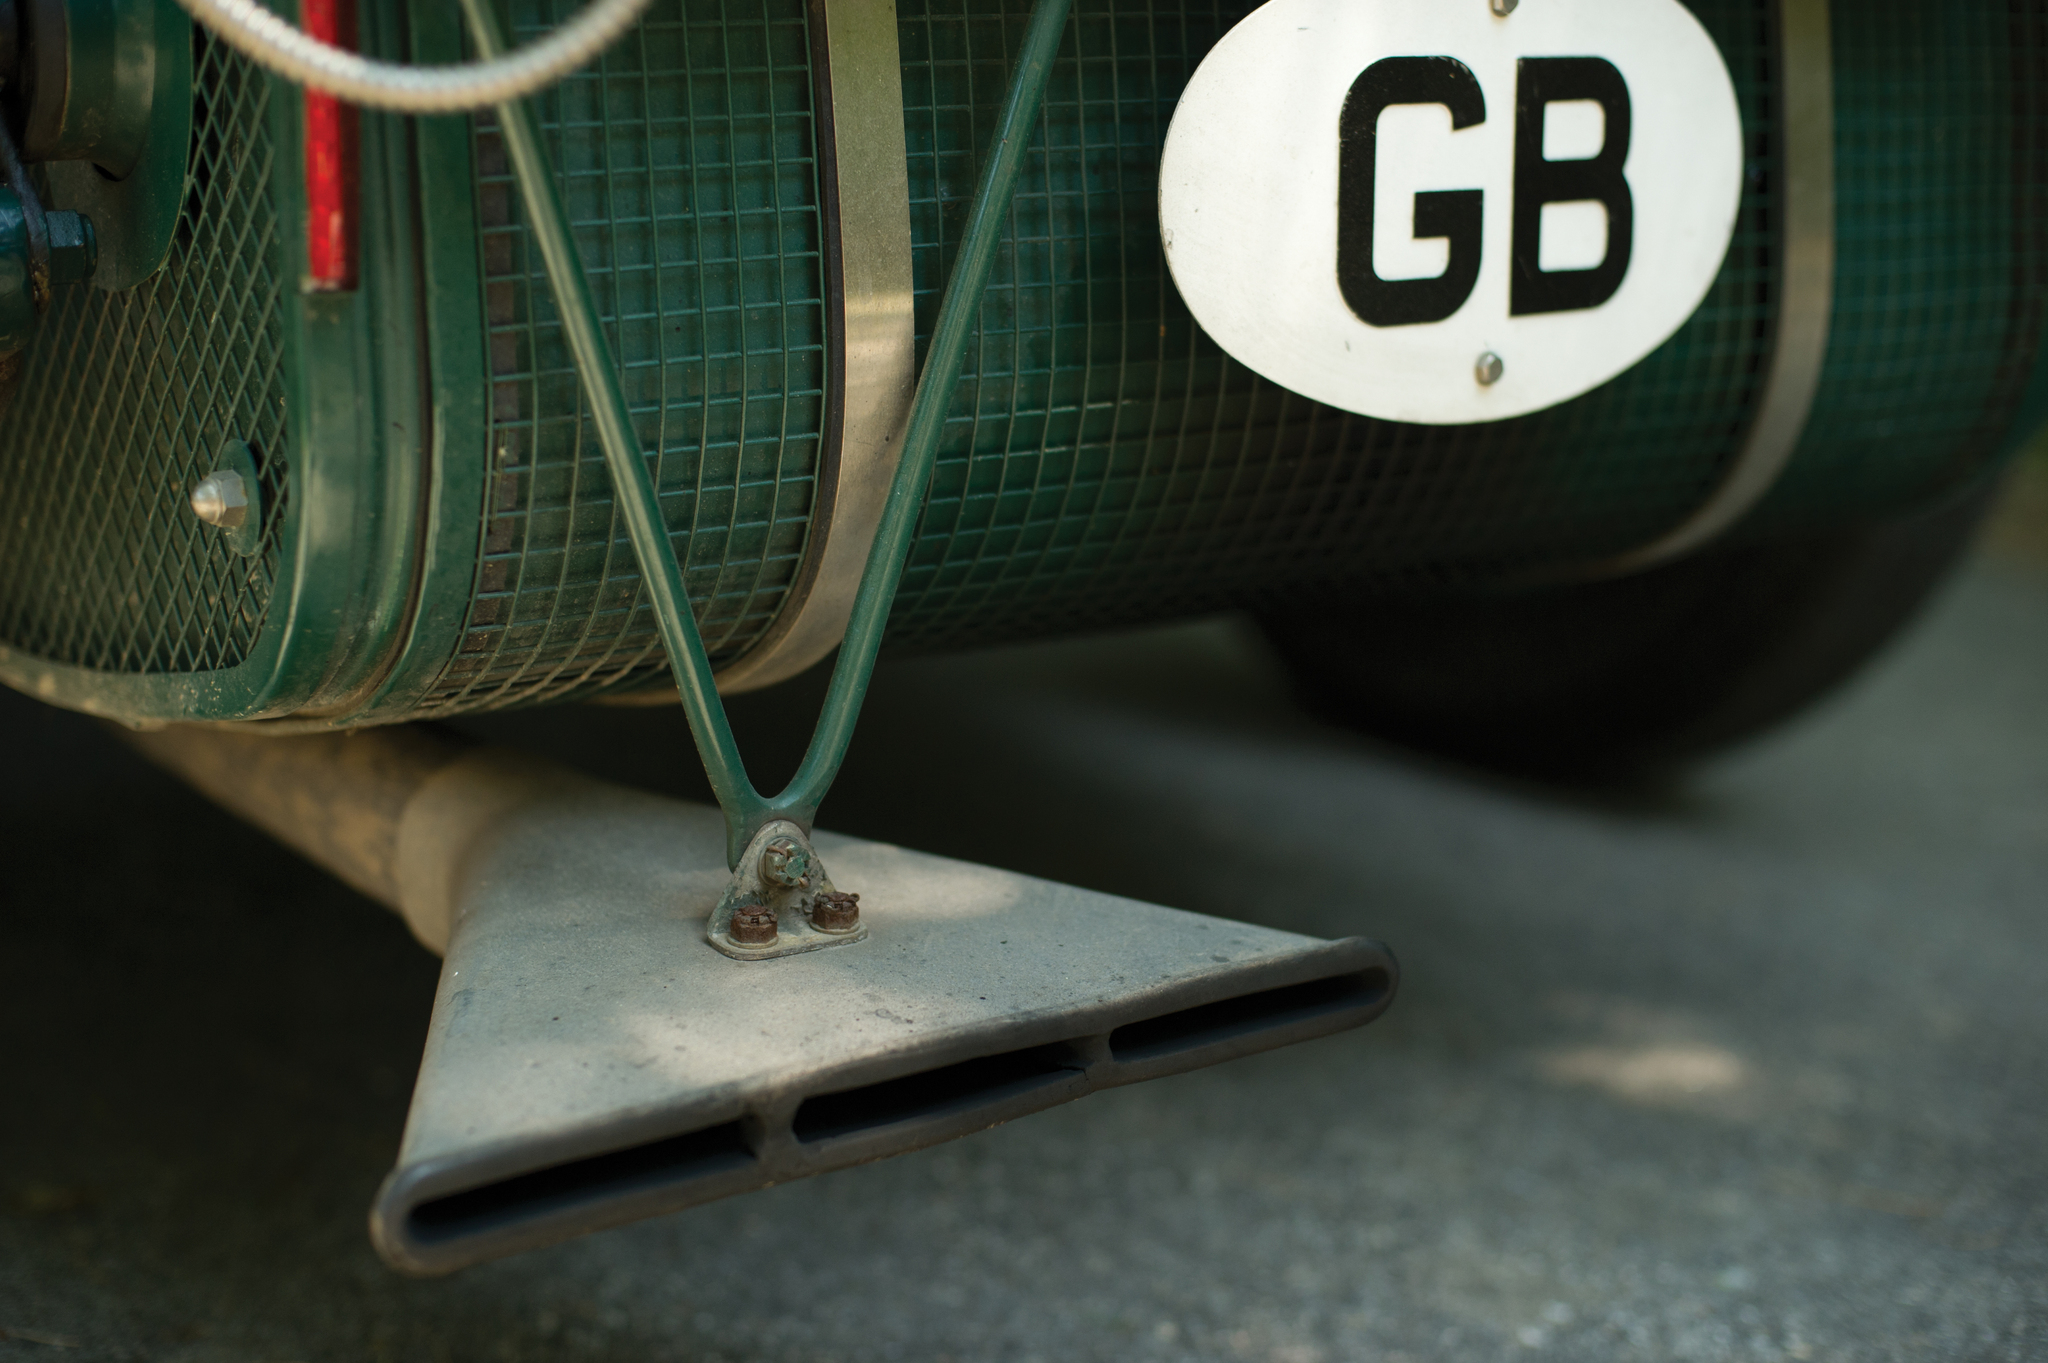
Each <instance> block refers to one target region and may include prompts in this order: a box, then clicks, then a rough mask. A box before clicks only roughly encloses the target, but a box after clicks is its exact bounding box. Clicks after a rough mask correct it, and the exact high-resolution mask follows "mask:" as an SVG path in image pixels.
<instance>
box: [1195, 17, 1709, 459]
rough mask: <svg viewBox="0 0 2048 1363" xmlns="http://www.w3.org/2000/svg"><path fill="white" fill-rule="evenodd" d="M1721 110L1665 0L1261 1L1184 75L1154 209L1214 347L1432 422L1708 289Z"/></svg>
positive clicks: (1562, 390)
mask: <svg viewBox="0 0 2048 1363" xmlns="http://www.w3.org/2000/svg"><path fill="white" fill-rule="evenodd" d="M1742 164H1743V158H1742V122H1741V117H1740V115H1739V114H1738V112H1737V110H1736V106H1735V90H1734V86H1733V85H1732V84H1731V83H1730V81H1729V79H1728V72H1727V68H1726V67H1725V66H1723V64H1722V62H1721V54H1720V52H1719V51H1718V50H1717V49H1716V48H1715V46H1714V41H1713V39H1712V38H1710V37H1708V36H1707V34H1706V31H1705V30H1704V29H1702V28H1701V27H1700V25H1699V22H1698V21H1697V20H1695V19H1694V18H1693V17H1692V15H1691V14H1689V13H1687V12H1686V10H1685V9H1684V7H1683V6H1681V5H1680V4H1679V3H1678V2H1677V0H1522V3H1521V4H1520V5H1519V6H1518V7H1515V8H1513V9H1512V10H1511V12H1510V13H1509V14H1507V15H1505V16H1497V15H1495V14H1494V13H1493V12H1492V11H1491V9H1490V8H1489V5H1488V0H1269V3H1268V4H1266V5H1265V6H1263V7H1262V8H1260V9H1258V10H1255V11H1254V12H1253V13H1252V14H1251V15H1250V16H1249V17H1248V18H1246V19H1245V20H1244V21H1243V22H1241V23H1240V24H1238V25H1237V27H1235V28H1233V29H1231V30H1230V32H1229V33H1228V34H1226V35H1225V36H1224V38H1223V41H1222V42H1220V43H1218V44H1217V45H1216V48H1215V50H1214V51H1212V52H1211V53H1210V54H1209V56H1208V58H1207V59H1206V60H1204V61H1203V63H1202V65H1201V66H1200V68H1198V69H1197V70H1196V72H1195V74H1194V78H1193V79H1192V80H1190V81H1189V82H1188V87H1187V92H1186V93H1185V94H1184V95H1182V96H1181V101H1180V106H1179V108H1178V109H1176V110H1175V112H1174V116H1173V125H1172V127H1171V128H1170V129H1168V131H1167V136H1166V149H1165V153H1164V156H1163V159H1162V162H1161V166H1160V187H1159V220H1160V232H1161V236H1162V238H1163V240H1164V241H1165V244H1166V252H1167V260H1168V262H1169V263H1170V265H1171V267H1172V270H1173V278H1174V282H1175V283H1176V284H1177V285H1179V287H1180V291H1181V296H1182V297H1183V298H1185V299H1186V300H1187V304H1188V307H1189V309H1190V310H1191V311H1192V312H1193V313H1194V315H1195V320H1196V321H1198V322H1200V323H1201V324H1202V327H1203V329H1204V330H1206V331H1207V332H1208V333H1209V334H1210V335H1211V336H1213V337H1215V338H1216V341H1217V343H1218V344H1220V345H1221V346H1222V347H1223V348H1224V349H1225V350H1227V351H1229V352H1230V354H1232V355H1233V356H1235V357H1236V358H1237V359H1238V360H1240V361H1242V362H1243V363H1244V364H1246V365H1249V366H1250V367H1251V368H1253V369H1255V370H1257V371H1258V372H1259V373H1261V374H1263V375H1265V376H1266V377H1267V378H1269V379H1272V380H1273V381H1274V382H1276V383H1279V384H1281V385H1283V386H1285V387H1287V388H1291V389H1293V390H1294V391H1296V392H1298V393H1302V394H1305V395H1306V396H1308V397H1312V398H1315V399H1316V400H1317V401H1319V402H1325V403H1328V404H1330V405H1331V406H1333V407H1341V408H1343V409H1344V410H1346V411H1351V412H1360V413H1363V414H1365V415H1367V416H1375V417H1382V418H1386V419H1388V420H1394V421H1416V422H1426V423H1429V424H1433V425H1450V424H1457V423H1463V422H1474V421H1497V420H1500V419H1501V418H1503V417H1511V416H1519V415H1521V414H1522V413H1524V412H1533V411H1536V410H1537V409H1539V408H1543V407H1549V406H1552V405H1554V404H1556V403H1559V402H1563V401H1564V400H1565V399H1567V398H1572V397H1576V396H1578V395H1579V394H1580V393H1583V392H1585V391H1586V390H1587V389H1589V388H1592V387H1594V386H1595V385H1597V384H1600V383H1604V382H1606V381H1607V380H1608V379H1611V378H1613V377H1614V376H1615V375H1616V374H1619V373H1620V372H1621V371H1622V370H1624V369H1626V368H1628V367H1629V366H1630V365H1632V364H1634V363H1635V362H1636V361H1637V360H1640V359H1641V358H1643V356H1645V355H1647V354H1649V353H1650V351H1652V350H1654V349H1655V348H1656V347H1657V346H1658V345H1659V344H1660V343H1661V342H1663V341H1664V339H1665V338H1666V337H1668V336H1670V335H1671V333H1672V332H1674V331H1676V330H1677V329H1678V327H1679V325H1680V324H1681V323H1683V322H1684V321H1685V319H1686V318H1687V317H1688V316H1690V315H1691V313H1692V311H1693V309H1694V308H1696V307H1698V306H1699V303H1700V300H1701V299H1702V298H1703V297H1705V295H1706V292H1707V288H1708V286H1709V285H1711V284H1712V283H1713V279H1714V275H1715V273H1716V271H1718V270H1719V269H1720V266H1721V258H1722V256H1723V255H1724V254H1725V253H1726V252H1727V249H1728V240H1729V237H1730V235H1731V234H1732V233H1733V231H1734V227H1735V212H1736V206H1737V202H1738V199H1739V197H1740V194H1741V189H1742Z"/></svg>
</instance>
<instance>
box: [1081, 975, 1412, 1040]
mask: <svg viewBox="0 0 2048 1363" xmlns="http://www.w3.org/2000/svg"><path fill="white" fill-rule="evenodd" d="M1392 987H1393V979H1392V977H1391V976H1390V975H1389V974H1388V972H1387V971H1386V970H1384V969H1382V968H1381V967H1379V966H1374V967H1371V968H1370V969H1367V970H1361V971H1357V972H1355V973H1353V974H1348V975H1332V976H1327V977H1325V978H1323V979H1320V980H1305V981H1303V982H1302V983H1300V984H1289V985H1282V986H1281V987H1280V988H1278V989H1263V990H1260V991H1258V992H1257V993H1253V994H1240V995H1238V996H1237V997H1236V998H1232V999H1219V1000H1218V1001H1216V1002H1215V1003H1204V1004H1200V1005H1198V1006H1197V1007H1194V1008H1183V1009H1181V1010H1179V1011H1178V1012H1173V1013H1162V1014H1160V1015H1159V1016H1158V1017H1154V1018H1146V1019H1144V1020H1143V1021H1141V1022H1127V1023H1125V1024H1124V1025H1123V1026H1121V1027H1119V1028H1117V1029H1116V1030H1115V1031H1113V1032H1111V1033H1110V1034H1109V1053H1110V1056H1111V1057H1112V1058H1113V1059H1115V1060H1117V1061H1119V1062H1125V1063H1128V1062H1130V1061H1136V1060H1153V1059H1157V1058H1158V1057H1160V1056H1166V1055H1175V1054H1178V1053H1180V1052H1182V1051H1189V1050H1193V1049H1195V1048H1196V1047H1198V1046H1212V1045H1216V1044H1218V1043H1220V1042H1226V1041H1235V1040H1237V1039H1238V1038H1240V1037H1246V1036H1250V1035H1252V1034H1253V1033H1256V1032H1267V1031H1273V1030H1275V1029H1278V1028H1281V1027H1292V1026H1296V1025H1298V1024H1301V1023H1304V1022H1310V1021H1313V1020H1314V1019H1316V1018H1320V1017H1325V1016H1328V1015H1330V1014H1333V1013H1344V1012H1350V1011H1352V1010H1354V1009H1369V1008H1373V1007H1375V1006H1376V1005H1378V1004H1380V1003H1381V1002H1383V1001H1384V1000H1385V999H1386V997H1387V993H1388V991H1389V990H1390V989H1391V988H1392Z"/></svg>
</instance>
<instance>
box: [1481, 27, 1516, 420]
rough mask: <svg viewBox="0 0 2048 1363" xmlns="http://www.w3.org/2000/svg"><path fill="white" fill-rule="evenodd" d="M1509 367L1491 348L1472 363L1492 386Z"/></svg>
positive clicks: (1489, 385) (1484, 380) (1483, 351)
mask: <svg viewBox="0 0 2048 1363" xmlns="http://www.w3.org/2000/svg"><path fill="white" fill-rule="evenodd" d="M1508 8H1509V9H1513V8H1514V4H1513V3H1512V0H1510V3H1509V5H1508ZM1507 369H1508V367H1507V363H1506V362H1505V361H1503V360H1502V359H1501V357H1500V356H1498V355H1496V354H1494V353H1493V352H1492V351H1491V350H1482V351H1480V352H1479V358H1478V359H1477V360H1475V361H1473V363H1472V377H1473V378H1475V379H1478V380H1479V382H1480V383H1482V384H1484V385H1486V386H1488V387H1491V386H1492V385H1494V384H1496V383H1499V382H1500V376H1501V375H1502V374H1505V373H1506V372H1507Z"/></svg>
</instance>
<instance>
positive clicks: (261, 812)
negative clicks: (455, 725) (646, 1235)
mask: <svg viewBox="0 0 2048 1363" xmlns="http://www.w3.org/2000/svg"><path fill="white" fill-rule="evenodd" d="M128 737H129V740H130V741H131V742H132V743H134V744H135V746H137V747H138V748H140V749H141V750H142V751H143V752H144V753H145V754H146V755H147V756H149V757H150V758H151V759H152V760H153V761H155V762H157V763H158V764H159V765H162V766H164V767H166V768H168V769H170V770H171V771H173V772H175V773H177V774H178V775H180V776H182V777H184V778H185V779H186V780H188V781H190V782H191V783H192V784H193V785H195V786H197V787H198V788H199V789H200V790H202V791H203V792H205V793H206V794H207V795H209V796H211V797H212V798H213V799H215V800H217V801H218V802H220V803H221V804H223V805H224V806H226V807H227V808H228V809H230V810H231V811H233V812H234V813H236V814H238V815H240V816H242V817H243V818H245V819H248V820H249V821H250V822H252V823H254V824H256V825H257V826H259V827H261V828H263V829H264V830H266V831H267V832H269V833H271V834H273V835H274V836H276V837H278V838H280V839H281V840H282V841H284V842H285V843H287V844H289V845H290V846H292V847H294V848H296V849H298V850H299V851H301V852H303V853H305V854H306V855H307V856H309V857H311V858H312V859H313V860H315V861H318V862H319V863H321V864H322V865H324V866H326V867H328V868H329V869H330V870H332V871H333V872H334V873H335V874H337V875H339V876H340V877H341V878H342V879H343V880H345V881H347V882H348V883H349V884H351V885H353V886H355V887H356V888H357V889H360V890H362V891H363V892H364V893H366V894H369V895H371V896H372V897H374V898H377V899H379V900H381V901H382V902H384V903H386V904H388V905H391V906H392V907H394V908H396V909H397V910H398V911H399V912H400V913H401V914H402V915H403V916H404V917H405V920H406V922H407V923H408V924H409V925H410V926H411V928H412V931H413V934H414V935H415V936H416V937H418V938H419V940H420V941H421V942H422V943H423V944H425V945H426V946H427V947H428V948H430V949H431V950H434V951H436V952H438V953H440V954H441V955H442V956H443V957H444V964H443V967H442V972H441V982H440V987H439V991H438V993H437V994H436V996H435V1000H434V1012H433V1018H432V1021H431V1023H430V1024H429V1027H428V1033H427V1044H426V1052H425V1056H424V1058H423V1060H422V1062H421V1065H420V1074H419V1080H418V1083H417V1085H416V1086H415V1088H414V1091H413V1100H412V1108H411V1112H410V1114H409V1115H408V1117H407V1120H406V1127H405V1135H404V1138H403V1141H402V1143H401V1147H400V1150H399V1155H398V1163H397V1167H396V1168H395V1169H393V1170H392V1172H391V1175H390V1176H389V1177H388V1178H387V1179H386V1180H385V1181H384V1185H383V1187H382V1188H381V1189H380V1190H379V1192H378V1194H377V1197H376V1201H375V1203H374V1205H373V1206H372V1208H371V1212H370V1234H371V1238H372V1240H373V1241H374V1242H375V1244H376V1247H377V1249H378V1252H379V1253H380V1254H382V1255H383V1256H384V1258H385V1260H386V1261H387V1262H389V1263H390V1264H391V1265H392V1266H394V1267H396V1268H399V1269H401V1270H404V1271H406V1272H411V1273H421V1274H431V1273H443V1272H448V1271H450V1270H453V1269H457V1268H462V1267H465V1266H467V1265H469V1264H474V1263H478V1262H481V1261H483V1260H486V1259H492V1258H496V1257H498V1256H501V1255H505V1254H511V1253H515V1252H518V1251H520V1250H525V1249H532V1248H536V1247H538V1246H541V1245H545V1244H550V1243H553V1242H555V1241H558V1240H563V1239H568V1238H570V1237H572V1236H576V1235H581V1234H585V1233H587V1232H589V1231H594V1230H600V1229H605V1228H608V1227H611V1226H617V1225H622V1224H624V1223H626V1222H629V1221H634V1220H638V1219H641V1218H643V1217H648V1216H655V1215H660V1214H662V1213H665V1212H670V1211H676V1210H679V1209H681V1208H684V1207H690V1206H695V1205H697V1204H699V1203H702V1202H708V1201H711V1200H713V1199H715V1198H721V1197H729V1196H731V1195H733V1194H735V1193H742V1192H748V1191H752V1190H754V1189H758V1188H765V1187H767V1186H769V1185H770V1184H774V1183H782V1182H787V1181H788V1180H790V1179H795V1178H803V1177H807V1176H809V1175H812V1174H820V1173H825V1172H827V1171H830V1170H833V1169H841V1168H845V1167H847V1166H849V1165H854V1164H863V1163H866V1162H868V1161H870V1160H877V1159H883V1158H886V1157H887V1156H890V1155H896V1154H902V1153H904V1152H906V1151H910V1150H917V1149H921V1148H923V1147H925V1146H928V1145H933V1144H936V1143H937V1142H940V1141H945V1140H951V1139H953V1138H954V1137H956V1136H964V1135H967V1134H969V1133H970V1132H974V1131H979V1130H983V1129H985V1128H987V1127H991V1126H994V1125H997V1124H998V1123H1001V1122H1006V1121H1009V1120H1010V1119H1012V1118H1014V1117H1021V1116H1023V1115H1025V1114H1026V1113H1030V1112H1036V1111H1039V1110H1040V1109H1043V1108H1048V1107H1052V1106H1054V1105H1055V1104H1058V1103H1063V1102H1067V1101H1070V1100H1071V1099H1074V1098H1079V1097H1081V1096H1082V1095H1084V1094H1087V1093H1092V1092H1095V1091H1096V1090H1098V1089H1105V1088H1113V1087H1116V1086H1117V1085H1120V1084H1130V1083H1136V1082H1138V1081H1140V1080H1144V1079H1152V1078H1157V1077H1159V1076H1161V1075H1166V1074H1175V1073H1179V1072H1180V1071H1183V1070H1190V1069H1196V1068H1199V1067H1201V1066H1204V1065H1211V1064H1215V1063H1217V1062H1219V1061H1223V1060H1229V1059H1233V1058H1235V1057H1237V1056H1241V1055H1248V1054H1251V1053H1253V1052H1256V1051H1262V1050H1268V1049H1271V1048H1273V1047H1276V1046H1283V1045H1287V1044H1289V1043H1291V1042H1295V1041H1303V1040H1307V1039H1309V1038H1311V1037H1317V1036H1324V1035H1328V1034H1330V1033H1333V1032H1338V1031H1343V1030H1346V1029H1348V1028H1352V1027H1358V1026H1362V1025H1364V1024H1365V1023H1367V1022H1370V1021H1371V1020H1372V1019H1373V1018H1375V1017H1377V1016H1379V1014H1380V1013H1382V1012H1384V1011H1385V1009H1386V1008H1387V1006H1388V1004H1389V1003H1390V1002H1391V1001H1392V998H1393V994H1394V990H1395V987H1396V983H1397V980H1398V969H1397V967H1396V965H1395V962H1394V959H1393V957H1392V955H1391V954H1390V953H1389V952H1388V951H1387V950H1386V949H1385V948H1384V947H1382V946H1380V945H1378V944H1377V943H1374V942H1370V941H1366V940H1364V939H1360V938H1348V939H1345V940H1342V941H1336V942H1326V941H1321V940H1319V939H1316V938H1311V937H1303V936H1299V935H1297V934H1294V933H1287V932H1276V931H1273V930H1270V929H1267V928H1260V927H1253V926H1251V925H1248V924H1244V923H1237V922H1232V921H1230V920H1228V919H1221V918H1211V917H1207V916H1204V915H1201V914H1192V913H1184V912H1181V911H1179V910H1175V909H1167V908H1160V907H1158V906H1156V905H1151V904H1144V903H1140V902H1137V901H1135V900H1129V899H1123V898H1119V897H1117V896H1114V895H1105V894H1097V893H1094V892H1092V891H1088V890H1082V889H1076V888H1074V887H1072V886H1067V885H1060V884H1055V883H1053V882H1051V881H1044V880H1037V879H1034V878H1032V877H1030V876H1023V875H1017V874H1014V873H1012V872H1008V871H1001V870H996V869H994V868H992V867H987V866H977V865H973V864H971V863H967V862H959V861H951V860H947V859H945V858H943V857H933V856H926V855H924V854H922V853H918V852H911V851H906V850H904V849H902V848H898V847H893V846H890V845H888V844H884V843H876V842H868V841H864V840H861V839H855V838H844V837H838V836H835V835H833V834H830V833H823V832H821V833H818V834H817V835H816V836H815V838H814V840H813V841H814V845H815V846H816V848H817V850H818V853H819V855H821V856H822V857H825V858H826V859H827V860H828V862H829V864H830V865H831V867H832V870H833V876H834V878H835V880H836V881H837V882H838V883H839V884H841V885H843V886H847V887H849V888H853V889H856V890H857V891H859V893H860V895H861V904H862V911H863V918H864V919H865V920H866V921H867V922H868V923H869V924H870V928H871V932H870V937H869V939H868V940H866V941H864V942H860V943H857V944H853V945H850V946H848V947H846V948H843V949H840V950H834V951H822V952H814V953H810V954H805V955H794V956H787V957H782V958H779V959H774V960H761V961H751V960H734V959H731V958H730V957H728V956H725V955H722V954H720V953H719V952H718V951H716V950H714V949H713V948H712V946H711V945H710V944H709V943H708V942H707V941H706V940H705V934H704V925H705V921H706V919H707V918H708V916H709V915H710V913H711V910H712V908H713V906H714V905H715V904H716V902H717V900H718V898H719V895H720V893H721V892H722V890H723V889H724V886H725V883H726V879H727V873H726V867H725V825H724V820H723V818H722V816H721V815H720V814H719V812H718V811H717V810H715V809H712V808H709V807H707V806H703V805H696V804H690V803H685V802H682V801H676V800H668V799H663V798H659V797H656V796H651V795H647V794H643V793H640V792H636V791H630V790H625V789H622V788H619V787H616V786H611V785H607V784H604V783H602V782H598V781H593V780H590V779H588V778H585V777H582V776H579V775H577V774H576V773H574V772H570V771H567V770H565V769H563V768H560V767H556V766H553V765H551V764H548V763H543V762H539V761H536V760H534V759H531V758H527V757H523V756H520V755H518V754H514V753H509V752H505V751H503V750H498V749H491V748H480V749H467V750H466V749H463V748H461V747H459V746H457V745H455V744H454V743H452V742H450V741H448V740H447V739H444V738H441V737H438V736H436V735H433V734H431V733H428V732H426V731H422V730H416V729H386V730H376V731H368V732H361V733H356V734H348V735H320V736H312V737H293V738H265V737H258V736H250V735H246V734H243V733H239V732H234V731H226V730H208V729H195V728H168V729H162V730H158V731H156V732H154V733H144V734H134V735H128Z"/></svg>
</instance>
